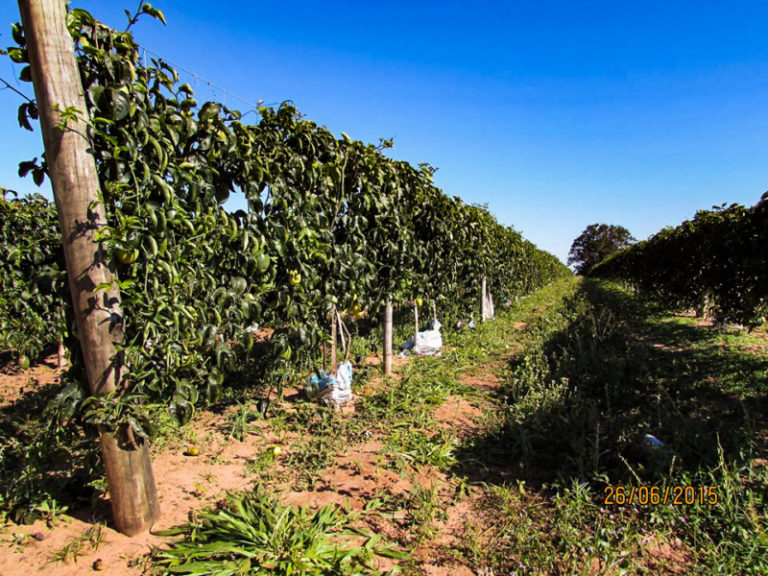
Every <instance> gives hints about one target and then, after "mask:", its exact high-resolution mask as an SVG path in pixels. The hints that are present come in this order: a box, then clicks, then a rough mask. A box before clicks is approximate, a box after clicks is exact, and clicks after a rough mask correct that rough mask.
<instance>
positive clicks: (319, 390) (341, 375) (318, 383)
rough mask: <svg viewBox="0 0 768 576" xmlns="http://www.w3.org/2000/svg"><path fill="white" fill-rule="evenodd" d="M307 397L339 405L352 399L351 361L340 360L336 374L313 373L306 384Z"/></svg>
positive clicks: (327, 403)
mask: <svg viewBox="0 0 768 576" xmlns="http://www.w3.org/2000/svg"><path fill="white" fill-rule="evenodd" d="M306 390H307V397H308V398H309V399H310V400H317V401H319V402H322V403H323V404H325V405H326V406H336V407H337V408H338V407H341V406H343V405H344V404H346V403H347V402H349V401H350V400H351V399H352V363H351V362H348V361H347V362H342V363H341V364H339V367H338V368H337V370H336V374H335V375H332V374H327V373H326V372H325V371H324V370H321V371H320V375H319V376H318V375H317V374H313V375H312V378H310V379H309V382H307V386H306Z"/></svg>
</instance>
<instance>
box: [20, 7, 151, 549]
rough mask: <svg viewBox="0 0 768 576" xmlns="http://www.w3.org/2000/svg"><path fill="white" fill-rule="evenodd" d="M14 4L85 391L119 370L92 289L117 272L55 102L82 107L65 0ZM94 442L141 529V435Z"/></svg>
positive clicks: (145, 497)
mask: <svg viewBox="0 0 768 576" xmlns="http://www.w3.org/2000/svg"><path fill="white" fill-rule="evenodd" d="M19 10H20V12H21V20H22V24H23V26H24V35H25V38H26V42H27V51H28V54H29V63H30V66H31V69H32V80H33V83H34V87H35V96H36V98H37V106H38V109H39V111H40V125H41V128H42V132H43V143H44V145H45V154H46V160H47V162H48V173H49V175H50V178H51V184H52V186H53V195H54V198H55V200H56V208H57V210H58V213H59V225H60V227H61V235H62V238H63V245H64V256H65V259H66V263H67V274H68V275H69V287H70V291H71V292H72V301H73V304H74V310H75V318H76V321H77V326H78V330H79V333H80V344H81V346H82V351H83V359H84V361H85V367H86V372H87V376H88V384H89V386H90V389H91V393H92V394H94V395H103V394H106V393H108V392H110V391H112V390H115V389H116V388H117V387H118V386H119V385H120V381H121V377H124V376H125V368H124V367H123V366H122V365H121V363H120V361H119V358H118V357H117V356H116V354H115V347H114V344H115V343H117V342H120V341H121V340H122V337H123V317H122V310H121V307H120V294H119V292H118V291H117V290H116V289H112V290H110V291H103V290H100V291H97V290H96V289H95V288H96V286H99V285H100V284H104V283H106V284H112V283H114V282H115V281H116V280H117V278H116V275H115V274H114V272H113V271H112V270H111V269H110V267H109V266H108V265H107V262H105V253H104V250H103V247H102V246H100V245H99V243H97V242H96V240H95V237H96V234H97V233H98V231H99V229H100V228H102V227H103V226H104V225H105V222H106V220H105V216H104V214H105V212H104V206H103V204H102V203H101V200H100V199H99V181H98V177H97V174H96V165H95V163H94V159H93V157H92V156H91V155H90V154H89V153H88V148H89V146H90V144H89V141H88V126H87V123H86V122H84V121H82V120H80V119H78V120H70V121H69V123H68V126H67V127H66V129H62V128H61V127H60V120H61V112H62V111H63V110H66V109H70V110H71V109H76V110H77V111H78V114H80V115H85V114H86V113H87V112H86V110H87V109H86V104H85V99H84V98H83V94H82V92H83V87H82V84H81V82H80V73H79V71H78V68H77V63H76V61H75V56H74V51H73V44H72V37H71V36H70V35H69V32H68V31H67V26H66V19H67V11H66V3H65V0H19ZM101 449H102V454H103V457H104V464H105V468H106V472H107V484H108V488H109V495H110V499H111V502H112V512H113V515H114V521H115V525H116V527H117V529H118V530H119V531H120V532H123V533H124V534H127V535H129V536H132V535H134V534H138V533H140V532H144V531H146V530H148V529H149V528H151V526H152V524H153V523H154V522H155V521H156V520H157V518H158V517H159V516H160V507H159V504H158V499H157V489H156V487H155V479H154V476H153V474H152V466H151V462H150V458H149V450H148V446H147V443H146V442H144V441H143V439H142V438H136V437H134V436H133V435H132V434H131V430H130V428H129V427H128V426H122V427H120V428H118V430H117V433H116V434H109V433H107V432H106V431H105V430H102V432H101Z"/></svg>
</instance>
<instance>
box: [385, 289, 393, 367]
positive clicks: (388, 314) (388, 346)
mask: <svg viewBox="0 0 768 576" xmlns="http://www.w3.org/2000/svg"><path fill="white" fill-rule="evenodd" d="M384 374H385V375H386V376H391V375H392V298H387V304H386V307H385V308H384Z"/></svg>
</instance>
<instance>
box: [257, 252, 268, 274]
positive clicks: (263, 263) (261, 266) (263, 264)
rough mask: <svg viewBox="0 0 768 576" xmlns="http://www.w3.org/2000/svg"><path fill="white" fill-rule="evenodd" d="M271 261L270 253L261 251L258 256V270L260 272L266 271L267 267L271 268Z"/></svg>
mask: <svg viewBox="0 0 768 576" xmlns="http://www.w3.org/2000/svg"><path fill="white" fill-rule="evenodd" d="M269 262H270V258H269V255H268V254H264V252H260V253H259V255H258V256H256V270H258V271H259V272H266V271H267V268H269Z"/></svg>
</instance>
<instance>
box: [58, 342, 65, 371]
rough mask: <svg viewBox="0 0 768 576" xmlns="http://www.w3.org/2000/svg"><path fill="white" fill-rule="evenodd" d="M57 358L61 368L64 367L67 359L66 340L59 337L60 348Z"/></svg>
mask: <svg viewBox="0 0 768 576" xmlns="http://www.w3.org/2000/svg"><path fill="white" fill-rule="evenodd" d="M56 356H57V360H58V367H59V369H61V368H64V366H65V365H66V361H65V360H64V342H62V341H61V339H59V349H58V350H57V354H56Z"/></svg>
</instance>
